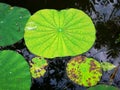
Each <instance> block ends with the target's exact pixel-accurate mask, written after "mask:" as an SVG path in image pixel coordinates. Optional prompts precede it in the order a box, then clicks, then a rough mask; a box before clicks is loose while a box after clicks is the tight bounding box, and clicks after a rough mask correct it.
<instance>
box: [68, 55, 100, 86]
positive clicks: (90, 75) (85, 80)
mask: <svg viewBox="0 0 120 90" xmlns="http://www.w3.org/2000/svg"><path fill="white" fill-rule="evenodd" d="M66 71H67V75H68V77H69V79H70V80H72V81H73V82H75V83H76V84H79V85H81V86H85V87H90V86H94V85H96V84H97V82H98V81H99V80H100V78H101V76H102V72H101V67H100V63H99V62H97V61H96V60H94V59H93V58H86V57H84V56H77V57H74V58H72V59H71V60H70V61H69V62H68V64H67V68H66Z"/></svg>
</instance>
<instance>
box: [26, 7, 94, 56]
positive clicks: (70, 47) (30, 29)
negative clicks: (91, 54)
mask: <svg viewBox="0 0 120 90" xmlns="http://www.w3.org/2000/svg"><path fill="white" fill-rule="evenodd" d="M24 38H25V43H26V45H27V47H28V49H29V50H30V51H31V52H32V53H34V54H36V55H38V56H42V57H46V58H54V57H63V56H75V55H78V54H81V53H84V52H86V51H88V50H89V49H90V48H91V47H92V45H93V43H94V41H95V27H94V24H93V23H92V20H91V19H90V17H89V16H88V15H87V14H85V13H84V12H83V11H81V10H77V9H73V8H71V9H65V10H61V11H57V10H54V9H43V10H39V11H38V12H36V13H35V14H34V15H32V16H31V18H30V19H29V21H28V23H27V24H26V27H25V35H24Z"/></svg>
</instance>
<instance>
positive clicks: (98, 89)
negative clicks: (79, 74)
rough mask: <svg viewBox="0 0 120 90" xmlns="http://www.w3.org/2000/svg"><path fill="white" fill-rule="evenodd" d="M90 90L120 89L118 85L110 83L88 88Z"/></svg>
mask: <svg viewBox="0 0 120 90" xmlns="http://www.w3.org/2000/svg"><path fill="white" fill-rule="evenodd" d="M88 90H119V89H118V88H117V87H114V86H110V85H97V86H94V87H90V88H88Z"/></svg>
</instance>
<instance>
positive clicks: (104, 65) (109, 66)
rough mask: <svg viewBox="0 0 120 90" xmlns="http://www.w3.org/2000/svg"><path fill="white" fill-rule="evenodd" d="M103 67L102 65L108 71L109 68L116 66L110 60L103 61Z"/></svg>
mask: <svg viewBox="0 0 120 90" xmlns="http://www.w3.org/2000/svg"><path fill="white" fill-rule="evenodd" d="M101 67H102V69H103V71H108V70H112V69H113V68H115V67H116V66H115V65H114V64H111V63H109V62H102V63H101Z"/></svg>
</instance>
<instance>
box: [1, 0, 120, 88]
mask: <svg viewBox="0 0 120 90" xmlns="http://www.w3.org/2000/svg"><path fill="white" fill-rule="evenodd" d="M0 2H5V3H8V4H10V5H13V6H21V7H25V8H27V9H29V11H30V12H31V14H33V13H35V12H36V11H37V10H39V9H44V8H53V9H57V10H61V9H66V8H77V9H81V10H83V11H84V12H86V13H87V14H88V15H89V16H90V17H91V18H92V20H93V22H94V24H95V27H96V41H95V44H94V46H93V47H92V48H91V50H89V51H88V52H86V53H85V55H86V56H88V57H93V58H95V59H96V60H98V61H99V62H104V61H108V62H111V63H113V64H114V65H116V66H118V65H119V62H120V1H119V0H12V1H10V0H0ZM0 49H1V50H3V49H12V50H16V51H18V52H19V53H21V54H22V55H23V56H24V57H25V58H26V59H27V60H28V61H29V60H31V58H33V57H34V55H32V54H31V53H29V51H28V50H27V49H26V47H25V45H24V40H21V41H20V42H18V43H16V44H14V45H12V46H8V47H0ZM69 59H70V57H64V58H55V59H54V60H48V62H49V66H48V68H47V73H46V74H45V76H44V77H42V78H38V79H33V80H32V82H33V84H32V87H31V90H39V89H41V90H48V89H49V90H86V89H85V88H84V87H81V86H79V85H76V84H74V83H73V82H71V81H70V80H69V79H68V78H67V76H66V73H65V67H66V63H67V61H68V60H69ZM112 73H114V69H113V70H111V71H108V72H103V76H102V78H101V81H100V82H99V83H105V84H108V83H109V80H110V75H111V74H112ZM112 85H115V86H117V87H120V68H119V69H118V71H117V73H116V75H115V77H114V78H113V82H112Z"/></svg>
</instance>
